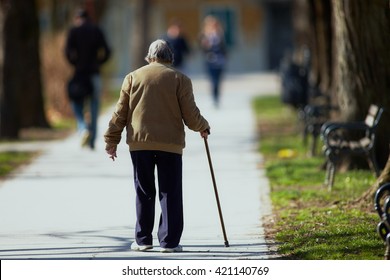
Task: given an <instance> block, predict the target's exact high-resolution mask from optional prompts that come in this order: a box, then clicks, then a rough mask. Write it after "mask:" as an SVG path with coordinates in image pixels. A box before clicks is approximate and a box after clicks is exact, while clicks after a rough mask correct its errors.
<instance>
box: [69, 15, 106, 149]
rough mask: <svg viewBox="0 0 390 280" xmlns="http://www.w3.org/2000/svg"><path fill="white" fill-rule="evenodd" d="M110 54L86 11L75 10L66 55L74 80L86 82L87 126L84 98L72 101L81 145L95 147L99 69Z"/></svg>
mask: <svg viewBox="0 0 390 280" xmlns="http://www.w3.org/2000/svg"><path fill="white" fill-rule="evenodd" d="M110 54H111V50H110V48H109V46H108V44H107V41H106V39H105V36H104V34H103V31H102V30H101V29H100V28H99V27H98V26H97V25H95V24H93V23H92V22H91V20H90V17H89V15H88V13H87V11H85V10H78V11H77V12H76V15H75V18H74V26H73V27H72V28H71V29H70V30H69V32H68V36H67V40H66V45H65V55H66V58H67V60H68V61H69V63H70V64H72V66H73V67H74V73H73V79H75V80H78V81H86V83H88V85H87V87H86V88H87V89H86V90H87V91H88V93H87V95H88V99H89V100H88V101H89V102H90V107H89V115H90V116H89V118H90V119H89V123H87V122H86V120H85V116H84V101H86V100H85V99H86V98H78V99H71V100H70V101H71V103H72V104H71V105H72V109H73V111H74V114H75V117H76V121H77V129H78V132H79V133H80V135H82V140H81V141H82V143H81V144H82V146H88V147H90V148H91V149H94V148H95V140H96V133H97V119H98V116H99V106H100V98H101V91H102V83H101V78H100V73H99V69H100V67H101V65H102V64H103V63H105V62H106V61H107V60H108V59H109V57H110Z"/></svg>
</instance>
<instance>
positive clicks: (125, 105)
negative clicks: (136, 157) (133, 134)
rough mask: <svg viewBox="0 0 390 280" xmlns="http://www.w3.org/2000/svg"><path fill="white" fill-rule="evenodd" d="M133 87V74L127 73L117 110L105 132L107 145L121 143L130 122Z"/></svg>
mask: <svg viewBox="0 0 390 280" xmlns="http://www.w3.org/2000/svg"><path fill="white" fill-rule="evenodd" d="M130 88H131V76H130V75H127V76H126V78H125V79H124V81H123V84H122V88H121V92H120V96H119V100H118V102H117V104H116V107H115V111H114V113H113V114H112V117H111V120H110V121H109V123H108V129H107V131H106V133H105V134H104V141H105V142H106V144H107V147H112V146H116V145H118V144H119V142H120V140H121V136H122V131H123V129H124V128H125V127H126V125H127V123H128V119H127V118H128V112H129V97H130Z"/></svg>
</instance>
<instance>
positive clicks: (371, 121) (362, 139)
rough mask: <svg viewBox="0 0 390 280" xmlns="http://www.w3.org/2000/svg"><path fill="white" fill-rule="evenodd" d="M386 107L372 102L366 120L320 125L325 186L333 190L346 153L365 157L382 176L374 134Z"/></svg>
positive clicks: (371, 166) (377, 173)
mask: <svg viewBox="0 0 390 280" xmlns="http://www.w3.org/2000/svg"><path fill="white" fill-rule="evenodd" d="M383 111H384V109H383V108H380V107H378V106H376V105H371V106H370V108H369V110H368V114H367V116H366V118H365V120H364V121H361V122H350V123H348V122H344V123H343V122H326V123H324V124H323V125H322V127H321V138H322V140H323V142H324V147H323V151H324V154H325V156H326V161H327V162H326V177H325V185H326V186H327V187H328V188H329V189H331V188H332V186H333V183H334V175H335V171H336V166H337V163H338V162H339V161H340V159H341V158H342V157H343V156H344V155H359V156H363V157H365V158H366V160H367V162H368V164H369V166H370V168H371V169H372V170H373V171H374V172H375V174H376V175H377V176H379V172H380V170H379V168H378V164H377V162H376V157H375V137H376V130H377V126H378V123H379V121H380V119H381V116H382V114H383Z"/></svg>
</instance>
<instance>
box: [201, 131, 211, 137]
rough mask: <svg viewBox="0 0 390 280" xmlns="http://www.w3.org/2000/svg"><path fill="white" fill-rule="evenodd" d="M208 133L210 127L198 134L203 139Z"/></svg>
mask: <svg viewBox="0 0 390 280" xmlns="http://www.w3.org/2000/svg"><path fill="white" fill-rule="evenodd" d="M209 134H210V129H206V130H203V131H201V132H200V136H201V137H202V138H204V139H207V138H208V136H209Z"/></svg>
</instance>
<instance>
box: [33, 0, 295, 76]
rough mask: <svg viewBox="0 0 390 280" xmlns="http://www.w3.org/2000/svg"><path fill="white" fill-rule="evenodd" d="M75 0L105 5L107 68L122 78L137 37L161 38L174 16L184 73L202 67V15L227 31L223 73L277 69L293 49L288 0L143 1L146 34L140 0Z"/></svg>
mask: <svg viewBox="0 0 390 280" xmlns="http://www.w3.org/2000/svg"><path fill="white" fill-rule="evenodd" d="M41 1H42V2H45V0H41ZM46 1H48V2H50V1H49V0H46ZM53 1H54V0H52V2H53ZM54 2H58V3H60V4H58V3H57V4H58V5H61V4H62V5H68V9H69V4H68V3H70V2H73V4H74V3H75V2H77V1H69V2H68V1H54ZM64 2H66V3H65V4H64ZM78 2H79V3H82V4H83V5H86V4H87V5H90V6H91V5H100V8H101V7H103V12H102V10H101V11H100V13H99V16H100V18H99V24H100V26H101V27H102V28H103V30H104V31H105V32H106V34H107V37H108V41H109V42H110V44H111V46H112V49H113V57H112V59H111V60H112V61H111V62H110V64H111V68H113V69H111V70H110V72H113V73H112V74H113V75H114V76H117V77H123V75H124V74H126V73H128V72H129V71H131V70H132V69H133V68H135V63H134V52H133V50H134V48H135V41H136V40H138V39H137V38H139V36H142V35H146V36H147V37H148V38H147V40H148V41H149V42H151V41H153V40H155V39H157V38H161V37H162V36H163V35H164V34H165V32H166V29H167V27H168V24H169V22H170V21H171V20H172V19H177V20H179V21H181V23H182V26H183V29H184V33H185V35H186V37H187V39H188V42H189V45H190V48H191V54H190V56H189V57H188V58H187V60H186V71H187V73H188V74H200V73H203V71H204V67H203V61H204V60H203V57H202V53H201V50H200V47H199V44H198V36H199V33H200V31H201V27H202V22H203V19H204V18H205V16H206V15H209V14H212V15H215V16H217V17H218V18H219V19H220V20H221V22H222V24H223V27H224V29H225V32H226V35H225V39H226V42H227V45H228V55H229V60H228V65H227V71H228V72H230V73H240V72H255V71H276V70H278V68H279V64H280V60H281V58H282V57H283V55H284V53H285V52H286V51H287V50H288V49H290V50H291V47H292V27H291V8H292V7H291V6H292V3H291V2H292V1H291V0H185V1H183V0H147V1H146V2H143V3H147V6H148V9H147V19H148V34H140V32H142V29H141V28H139V26H138V25H139V21H137V20H136V19H137V12H138V10H137V9H136V7H137V3H138V5H139V3H140V0H109V1H104V0H95V1H94V0H85V1H78ZM141 3H142V2H141ZM57 9H58V8H57ZM64 14H66V13H64V12H62V13H61V11H60V13H59V15H64ZM68 14H69V12H68ZM45 16H46V17H47V16H48V13H47V11H46V13H45V12H42V18H43V20H41V21H42V22H47V21H45V20H44V17H45ZM138 16H139V15H138ZM138 19H139V17H138ZM146 51H147V50H145V54H146Z"/></svg>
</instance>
